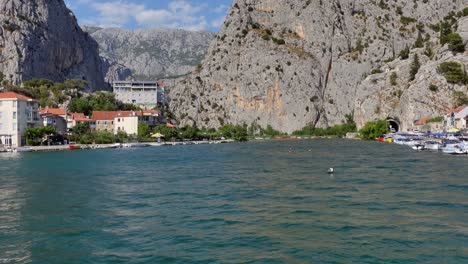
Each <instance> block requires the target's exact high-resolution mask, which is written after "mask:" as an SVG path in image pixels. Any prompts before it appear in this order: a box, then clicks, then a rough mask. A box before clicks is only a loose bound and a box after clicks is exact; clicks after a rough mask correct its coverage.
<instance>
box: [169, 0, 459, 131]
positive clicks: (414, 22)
mask: <svg viewBox="0 0 468 264" xmlns="http://www.w3.org/2000/svg"><path fill="white" fill-rule="evenodd" d="M466 6H468V0H455V1H440V0H427V1H404V0H396V1H386V0H383V1H375V0H330V1H322V0H312V1H302V0H281V1H280V0H236V1H234V3H233V5H232V7H231V9H230V12H229V14H228V16H227V18H226V20H225V22H224V26H223V28H222V30H221V32H220V33H219V34H218V36H217V38H216V39H215V40H214V41H213V42H212V43H211V45H210V48H209V51H208V54H207V56H206V57H205V59H204V63H203V67H202V68H200V69H198V70H197V71H195V72H194V73H192V75H191V76H190V77H188V78H186V79H185V80H183V81H182V82H180V83H179V84H178V85H176V87H174V89H172V91H171V94H170V97H171V109H172V110H173V111H174V112H175V113H176V114H177V115H178V117H179V118H180V119H181V123H182V124H193V123H196V124H197V125H198V126H207V127H217V126H219V125H221V124H223V123H246V124H249V125H250V124H256V125H259V126H263V127H265V126H266V125H268V124H270V125H272V126H273V128H275V129H278V130H282V131H284V132H292V131H294V130H297V129H300V128H302V127H304V126H305V125H307V124H311V123H312V124H315V125H317V126H322V127H324V126H330V125H334V124H338V123H341V122H342V121H343V120H344V119H345V115H347V114H352V113H354V114H355V116H356V119H357V121H358V123H359V124H362V123H363V122H365V121H369V120H373V119H375V118H378V117H384V116H385V115H386V114H394V115H399V116H395V118H399V119H401V120H403V121H406V120H408V121H409V120H411V119H412V118H413V117H412V116H411V114H410V111H411V110H412V109H414V108H418V106H417V105H415V104H413V103H414V100H415V99H414V96H411V95H410V94H411V93H410V92H408V93H407V94H404V95H402V96H400V98H399V99H398V100H399V102H398V105H399V107H400V108H399V109H401V110H398V111H399V112H398V111H397V110H395V112H384V111H382V112H381V114H379V115H377V114H374V112H376V111H375V109H373V110H372V111H370V110H365V109H366V107H370V108H372V107H371V106H367V105H371V104H370V103H368V102H376V100H375V96H376V93H377V92H381V88H382V86H379V85H378V81H377V83H375V82H370V81H369V80H370V79H369V78H371V77H369V75H370V73H371V72H372V70H375V69H380V68H384V67H392V66H386V65H387V63H386V62H385V61H389V59H391V58H394V57H397V56H398V54H399V52H400V51H401V50H402V49H403V48H404V47H405V46H406V45H408V46H411V45H413V43H414V41H415V39H416V37H417V36H418V31H422V32H424V33H423V34H428V36H429V37H430V38H434V39H435V37H436V36H437V33H436V32H435V31H433V30H432V29H431V28H430V26H429V25H431V24H436V23H438V22H439V21H441V20H442V19H443V18H444V16H446V15H447V14H449V13H450V12H452V11H458V10H461V9H462V8H463V7H466ZM460 56H461V55H460ZM393 63H394V64H395V66H393V67H397V65H396V64H398V60H397V61H395V62H393ZM433 64H434V65H435V64H437V62H433ZM434 65H432V66H431V65H424V66H423V68H422V72H426V71H427V72H428V74H430V73H429V72H432V73H433V72H434V71H435V69H436V68H434ZM406 67H409V66H406ZM426 67H427V70H426V69H425V68H426ZM392 69H393V68H392ZM383 75H385V73H384V74H383ZM403 75H404V74H400V76H403ZM420 76H423V75H422V74H421V75H420ZM372 78H373V77H372ZM418 78H421V79H422V78H423V77H419V76H418ZM369 82H370V83H371V85H369V84H368V85H366V83H369ZM374 84H375V85H374ZM382 85H384V86H385V85H386V84H383V83H382ZM364 87H366V88H364ZM385 87H387V86H385ZM409 90H411V89H409ZM442 101H443V102H442ZM442 101H441V103H443V105H441V106H440V108H446V107H449V106H448V103H449V102H448V101H449V100H445V101H444V100H442ZM363 102H364V103H363ZM382 102H384V104H385V106H382V107H381V108H382V109H383V108H386V107H387V106H388V107H390V106H392V103H391V101H387V100H385V99H384V100H383V101H382ZM425 109H426V110H427V111H428V109H429V108H425ZM431 111H432V112H434V111H435V110H432V108H431Z"/></svg>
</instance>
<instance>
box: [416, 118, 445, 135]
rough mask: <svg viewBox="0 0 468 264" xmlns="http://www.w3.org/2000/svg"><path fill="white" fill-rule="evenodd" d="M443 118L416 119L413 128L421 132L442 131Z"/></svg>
mask: <svg viewBox="0 0 468 264" xmlns="http://www.w3.org/2000/svg"><path fill="white" fill-rule="evenodd" d="M442 121H443V118H441V117H435V118H431V117H424V118H421V119H419V120H418V121H416V122H415V123H414V125H413V129H415V130H419V131H421V132H427V131H431V132H438V131H442V130H443V128H444V126H443V122H442Z"/></svg>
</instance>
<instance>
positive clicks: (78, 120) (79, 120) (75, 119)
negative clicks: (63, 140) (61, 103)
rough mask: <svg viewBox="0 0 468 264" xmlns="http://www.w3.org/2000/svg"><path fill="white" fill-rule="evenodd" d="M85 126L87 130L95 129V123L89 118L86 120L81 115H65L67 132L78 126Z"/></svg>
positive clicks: (83, 115)
mask: <svg viewBox="0 0 468 264" xmlns="http://www.w3.org/2000/svg"><path fill="white" fill-rule="evenodd" d="M83 123H84V124H87V125H88V126H89V128H91V129H96V123H95V122H94V120H92V119H91V118H88V117H87V116H85V114H83V113H67V128H68V131H70V130H73V128H74V127H75V126H76V125H78V124H83Z"/></svg>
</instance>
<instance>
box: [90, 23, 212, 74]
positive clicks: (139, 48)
mask: <svg viewBox="0 0 468 264" xmlns="http://www.w3.org/2000/svg"><path fill="white" fill-rule="evenodd" d="M84 30H85V31H87V32H89V34H90V35H91V36H92V37H93V38H94V39H95V40H96V41H97V42H98V43H99V48H100V55H101V57H102V58H103V59H104V65H103V66H104V67H103V74H104V76H105V78H106V80H107V81H110V82H111V81H114V80H125V79H130V78H134V79H143V80H154V79H161V78H174V77H179V76H182V75H187V74H189V73H190V72H192V71H193V69H194V68H195V67H196V66H197V65H198V64H199V63H200V62H201V61H202V59H203V57H204V56H205V54H206V51H207V49H208V45H209V43H210V41H211V40H212V39H213V37H214V35H215V34H214V33H212V32H207V31H197V32H194V31H186V30H181V29H169V28H153V29H139V30H125V29H119V28H96V27H84Z"/></svg>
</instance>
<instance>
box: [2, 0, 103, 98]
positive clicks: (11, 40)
mask: <svg viewBox="0 0 468 264" xmlns="http://www.w3.org/2000/svg"><path fill="white" fill-rule="evenodd" d="M101 68H102V66H101V59H100V57H99V54H98V45H97V43H96V42H95V41H94V40H93V39H92V38H90V37H89V35H88V34H87V33H84V32H83V31H82V30H81V28H80V27H79V26H78V24H77V21H76V18H75V16H74V15H73V13H72V12H71V11H70V10H69V9H68V8H67V7H66V6H65V4H64V2H63V1H62V0H1V1H0V72H2V73H3V74H4V76H5V80H8V81H10V82H11V83H13V84H19V83H21V82H23V81H26V80H29V79H32V78H46V79H50V80H53V81H63V80H65V79H71V78H75V79H76V78H77V79H85V80H87V81H88V82H89V89H90V90H100V89H105V88H107V86H106V84H105V83H104V78H103V77H102V74H101Z"/></svg>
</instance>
